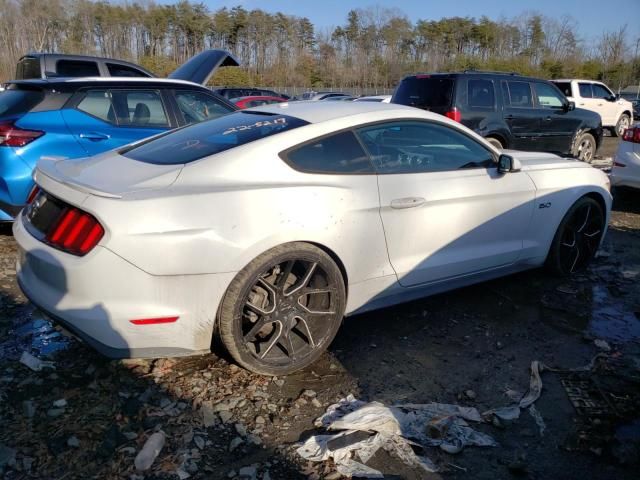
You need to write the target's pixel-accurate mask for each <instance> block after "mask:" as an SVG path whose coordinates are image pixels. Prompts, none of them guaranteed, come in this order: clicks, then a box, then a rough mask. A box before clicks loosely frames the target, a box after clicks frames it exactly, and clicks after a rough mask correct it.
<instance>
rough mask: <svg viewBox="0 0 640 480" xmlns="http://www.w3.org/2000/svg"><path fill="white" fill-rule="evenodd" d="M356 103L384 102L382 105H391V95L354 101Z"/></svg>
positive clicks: (361, 98) (374, 96)
mask: <svg viewBox="0 0 640 480" xmlns="http://www.w3.org/2000/svg"><path fill="white" fill-rule="evenodd" d="M354 102H382V103H390V102H391V95H371V96H365V97H359V98H356V99H355V100H354Z"/></svg>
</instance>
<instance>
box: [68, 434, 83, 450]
mask: <svg viewBox="0 0 640 480" xmlns="http://www.w3.org/2000/svg"><path fill="white" fill-rule="evenodd" d="M67 445H68V446H70V447H72V448H80V440H78V437H76V436H75V435H72V436H70V437H69V438H68V439H67Z"/></svg>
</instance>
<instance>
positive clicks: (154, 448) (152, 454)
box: [134, 430, 166, 471]
mask: <svg viewBox="0 0 640 480" xmlns="http://www.w3.org/2000/svg"><path fill="white" fill-rule="evenodd" d="M165 440H166V435H165V434H164V432H163V431H162V430H161V431H159V432H156V433H154V434H152V435H151V436H150V437H149V438H148V439H147V441H146V442H145V444H144V446H143V447H142V450H140V452H139V453H138V455H136V459H135V460H134V465H135V467H136V470H139V471H145V470H149V468H150V467H151V465H153V462H154V461H155V459H156V458H157V457H158V455H159V454H160V451H161V450H162V447H164V442H165Z"/></svg>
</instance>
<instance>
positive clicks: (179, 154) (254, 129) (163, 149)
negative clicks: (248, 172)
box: [121, 112, 308, 165]
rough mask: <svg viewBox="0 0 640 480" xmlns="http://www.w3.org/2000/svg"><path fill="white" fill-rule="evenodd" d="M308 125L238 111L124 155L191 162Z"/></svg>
mask: <svg viewBox="0 0 640 480" xmlns="http://www.w3.org/2000/svg"><path fill="white" fill-rule="evenodd" d="M307 124H308V122H305V121H304V120H300V119H299V118H295V117H289V116H287V115H265V114H258V113H255V112H236V113H231V114H229V115H224V116H222V117H219V118H216V119H213V120H207V121H205V122H201V123H196V124H194V125H189V126H188V127H185V128H181V129H179V130H175V131H173V132H170V133H168V134H166V135H163V136H161V137H156V138H154V139H152V140H149V141H147V142H144V143H142V144H138V146H136V147H133V148H130V149H125V150H122V151H121V153H122V154H123V155H124V156H125V157H128V158H132V159H134V160H139V161H141V162H146V163H153V164H158V165H175V164H180V163H189V162H193V161H194V160H198V159H200V158H204V157H206V156H209V155H213V154H215V153H219V152H223V151H225V150H229V149H230V148H234V147H237V146H239V145H244V144H246V143H250V142H253V141H255V140H260V139H261V138H266V137H269V136H271V135H275V134H277V133H281V132H285V131H287V130H291V129H293V128H298V127H301V126H303V125H307Z"/></svg>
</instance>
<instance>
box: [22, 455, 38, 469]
mask: <svg viewBox="0 0 640 480" xmlns="http://www.w3.org/2000/svg"><path fill="white" fill-rule="evenodd" d="M34 461H35V459H34V458H32V457H22V468H23V469H24V471H25V472H30V471H31V467H32V466H33V462H34Z"/></svg>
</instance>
